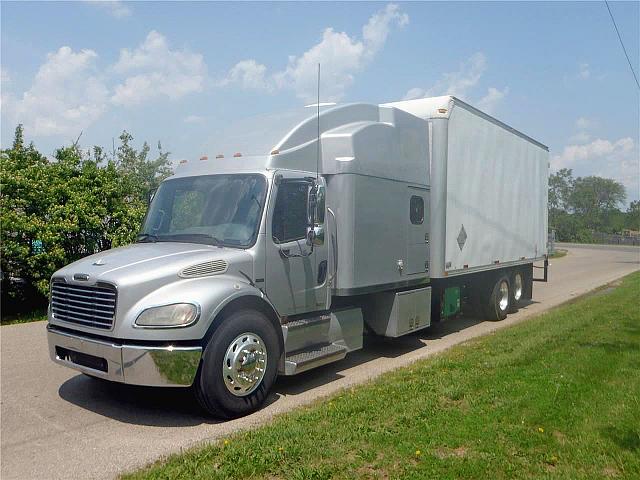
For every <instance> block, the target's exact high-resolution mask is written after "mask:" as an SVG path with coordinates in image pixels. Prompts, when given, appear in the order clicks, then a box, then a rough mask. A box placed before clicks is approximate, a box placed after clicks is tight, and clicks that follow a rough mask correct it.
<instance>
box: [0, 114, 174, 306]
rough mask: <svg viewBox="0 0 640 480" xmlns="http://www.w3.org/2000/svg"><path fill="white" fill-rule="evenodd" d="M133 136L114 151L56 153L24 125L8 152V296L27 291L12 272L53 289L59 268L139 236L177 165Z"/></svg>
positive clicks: (3, 239)
mask: <svg viewBox="0 0 640 480" xmlns="http://www.w3.org/2000/svg"><path fill="white" fill-rule="evenodd" d="M132 140H133V137H132V136H131V135H130V134H129V133H127V132H123V133H122V135H121V136H120V146H119V147H118V148H117V150H115V151H114V152H113V153H112V154H111V156H108V155H107V154H106V153H105V151H104V150H103V149H102V148H100V147H94V148H93V149H92V150H90V151H88V152H83V151H81V150H80V148H79V147H78V146H77V144H74V145H72V146H69V147H63V148H60V149H58V150H57V151H56V152H55V155H54V158H53V159H52V160H49V159H47V158H46V157H45V156H43V155H42V154H40V153H39V152H38V151H37V150H36V149H35V147H34V145H33V144H29V145H28V146H27V145H25V143H24V135H23V129H22V126H21V125H19V126H18V127H17V128H16V132H15V138H14V142H13V146H12V148H10V149H6V150H3V151H2V152H0V184H1V186H2V190H1V192H0V222H1V225H2V228H1V231H0V254H1V255H2V259H1V264H0V266H1V268H2V273H3V278H4V279H5V283H8V285H9V287H8V288H6V287H5V286H4V285H3V296H4V295H9V296H11V297H13V298H14V301H15V299H17V298H16V297H19V291H18V289H17V288H15V286H14V287H12V285H14V284H15V282H13V283H12V282H6V279H9V278H18V279H21V281H20V282H19V283H21V284H23V285H26V286H27V288H26V289H27V290H28V289H29V287H32V288H34V289H35V290H36V291H37V292H38V293H39V294H40V295H42V296H46V295H48V289H49V278H50V277H51V275H52V274H53V272H55V271H56V270H57V269H59V268H61V267H62V266H64V265H66V264H68V263H70V262H72V261H74V260H77V259H79V258H81V257H84V256H86V255H90V254H92V253H96V252H98V251H101V250H106V249H109V248H112V247H116V246H119V245H124V244H127V243H130V242H132V241H133V240H134V239H135V235H136V233H137V232H138V230H139V228H140V223H141V221H142V218H143V216H144V213H145V210H146V198H147V195H148V194H149V192H150V191H151V190H152V189H154V188H156V187H157V186H158V184H159V182H160V181H161V180H162V179H163V178H165V177H166V176H168V175H169V174H170V173H171V170H170V168H169V160H168V155H169V154H168V153H167V152H163V151H162V148H161V146H160V145H158V151H159V152H158V156H157V158H155V159H149V153H150V148H149V146H148V145H147V144H146V143H145V144H144V145H143V147H142V149H141V150H140V151H137V150H135V149H134V148H133V147H132V146H131V142H132ZM19 283H18V284H19ZM5 290H7V291H5ZM23 290H24V289H23ZM23 300H24V299H23Z"/></svg>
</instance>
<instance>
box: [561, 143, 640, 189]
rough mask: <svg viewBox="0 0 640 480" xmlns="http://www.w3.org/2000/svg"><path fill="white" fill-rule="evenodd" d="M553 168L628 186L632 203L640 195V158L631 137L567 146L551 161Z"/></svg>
mask: <svg viewBox="0 0 640 480" xmlns="http://www.w3.org/2000/svg"><path fill="white" fill-rule="evenodd" d="M551 166H552V167H553V169H554V170H559V169H561V168H572V169H574V170H575V171H576V174H577V175H580V176H584V175H598V176H601V177H606V178H613V179H614V180H616V181H618V182H620V183H622V185H624V186H625V188H626V189H627V193H629V194H630V197H631V198H632V199H633V198H637V196H638V194H639V193H640V157H639V155H638V148H637V145H636V144H635V142H634V141H633V139H632V138H631V137H623V138H620V139H618V140H615V141H610V140H603V139H600V138H598V139H596V140H593V141H591V142H589V143H585V144H582V145H580V144H572V145H567V146H565V147H564V149H563V150H562V152H561V153H560V154H559V155H554V156H553V157H552V158H551Z"/></svg>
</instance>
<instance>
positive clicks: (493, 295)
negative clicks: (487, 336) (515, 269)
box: [485, 275, 511, 321]
mask: <svg viewBox="0 0 640 480" xmlns="http://www.w3.org/2000/svg"><path fill="white" fill-rule="evenodd" d="M495 278H496V280H495V281H494V283H493V285H492V287H491V290H490V291H489V295H488V299H487V301H486V302H485V318H486V319H487V320H492V321H496V320H504V319H505V318H507V313H508V312H509V308H510V306H511V286H510V284H509V278H508V277H507V276H506V275H500V276H498V277H495Z"/></svg>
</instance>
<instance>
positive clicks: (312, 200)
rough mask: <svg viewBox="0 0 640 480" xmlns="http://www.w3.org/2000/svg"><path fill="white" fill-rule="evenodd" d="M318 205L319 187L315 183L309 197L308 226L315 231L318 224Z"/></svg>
mask: <svg viewBox="0 0 640 480" xmlns="http://www.w3.org/2000/svg"><path fill="white" fill-rule="evenodd" d="M317 205H318V186H317V185H316V184H315V183H314V184H312V185H311V188H310V189H309V195H308V197H307V225H308V226H309V228H311V229H313V227H314V226H315V223H316V206H317Z"/></svg>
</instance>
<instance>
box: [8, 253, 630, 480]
mask: <svg viewBox="0 0 640 480" xmlns="http://www.w3.org/2000/svg"><path fill="white" fill-rule="evenodd" d="M569 248H570V250H569V254H568V255H567V256H566V257H564V258H561V259H557V260H553V261H552V265H551V271H550V282H549V283H547V284H543V283H536V284H535V286H534V301H533V302H532V303H531V304H530V305H529V306H527V307H526V308H523V309H521V310H520V311H519V312H518V313H517V314H514V315H510V316H509V317H508V318H507V320H505V321H503V322H497V323H492V322H478V321H475V320H472V319H458V320H454V321H450V322H445V323H442V324H438V325H437V326H436V327H434V328H431V329H428V330H426V331H423V332H421V333H419V334H415V335H411V336H408V337H403V338H400V339H396V340H393V341H391V340H386V339H376V340H370V341H368V342H367V343H368V345H367V348H366V349H365V350H363V351H359V352H354V353H353V354H350V355H349V356H348V357H347V358H346V359H345V360H343V361H341V362H338V363H336V364H332V365H327V366H325V367H322V368H321V369H319V370H315V371H310V372H306V373H304V374H301V375H299V376H297V377H289V378H281V379H279V380H278V382H277V383H276V386H275V389H274V390H275V391H274V394H273V395H272V396H271V398H270V400H269V403H268V405H267V406H266V408H264V409H262V410H261V411H259V412H257V413H255V414H253V415H250V416H248V417H245V418H242V419H238V420H234V421H229V422H223V423H217V422H215V421H212V420H210V419H208V418H204V417H202V416H201V415H199V414H197V413H195V412H197V410H196V407H195V404H194V401H193V400H192V398H191V397H190V395H189V394H188V392H186V391H184V390H181V389H152V388H142V387H131V386H126V385H111V384H108V383H103V382H100V381H95V380H92V379H89V378H86V377H84V376H83V375H79V374H77V373H76V372H74V371H72V370H69V369H66V368H64V367H61V366H58V365H55V364H53V363H52V362H51V361H50V360H49V358H48V352H47V344H46V337H45V324H44V322H38V323H32V324H26V325H13V326H5V327H1V328H0V344H1V348H2V351H1V398H2V405H1V415H2V417H1V421H2V429H1V454H2V456H1V457H0V458H1V462H2V467H1V472H0V473H1V477H2V479H3V480H10V479H57V478H74V479H78V478H82V479H89V478H113V477H114V476H116V475H117V474H118V473H120V472H122V471H126V470H130V469H133V468H135V467H137V466H140V465H143V464H145V463H147V462H151V461H153V460H156V459H157V458H159V457H161V456H162V455H166V454H168V453H172V452H177V451H180V450H181V449H183V448H187V447H190V446H192V445H194V444H197V443H198V442H202V441H206V440H210V439H214V438H217V437H220V436H222V435H227V434H229V433H231V432H234V431H237V430H239V429H243V428H251V427H253V426H255V425H258V424H261V423H263V422H265V421H266V420H268V419H270V418H271V417H273V416H274V415H276V414H278V413H281V412H285V411H288V410H291V409H292V408H295V407H297V406H300V405H303V404H308V403H310V402H312V401H313V400H314V399H317V398H319V397H322V396H325V395H328V394H331V393H333V392H335V391H337V390H339V389H342V388H345V387H349V386H352V385H355V384H359V383H362V382H366V381H367V380H369V379H371V378H374V377H376V376H378V375H380V374H381V373H384V372H387V371H389V370H393V369H395V368H398V367H400V366H403V365H407V364H408V363H411V362H413V361H415V360H416V359H419V358H424V357H428V356H430V355H433V354H435V353H437V352H440V351H442V350H444V349H446V348H448V347H450V346H452V345H455V344H458V343H460V342H463V341H465V340H468V339H470V338H473V337H477V336H479V335H483V334H486V333H488V332H491V331H493V330H496V329H499V328H504V327H505V326H508V325H512V324H514V323H517V322H520V321H523V320H525V319H526V318H528V317H530V316H531V315H534V314H536V313H539V312H542V311H544V310H547V309H549V308H551V307H553V306H555V305H558V304H560V303H562V302H564V301H566V300H568V299H570V298H572V297H575V296H577V295H581V294H583V293H586V292H588V291H589V290H592V289H593V288H596V287H598V286H600V285H603V284H605V283H608V282H611V281H613V280H616V279H617V278H619V277H621V276H623V275H626V274H628V273H631V272H633V271H635V270H638V269H640V263H639V260H640V249H634V248H616V247H612V248H602V247H597V248H585V247H579V248H574V247H569Z"/></svg>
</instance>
